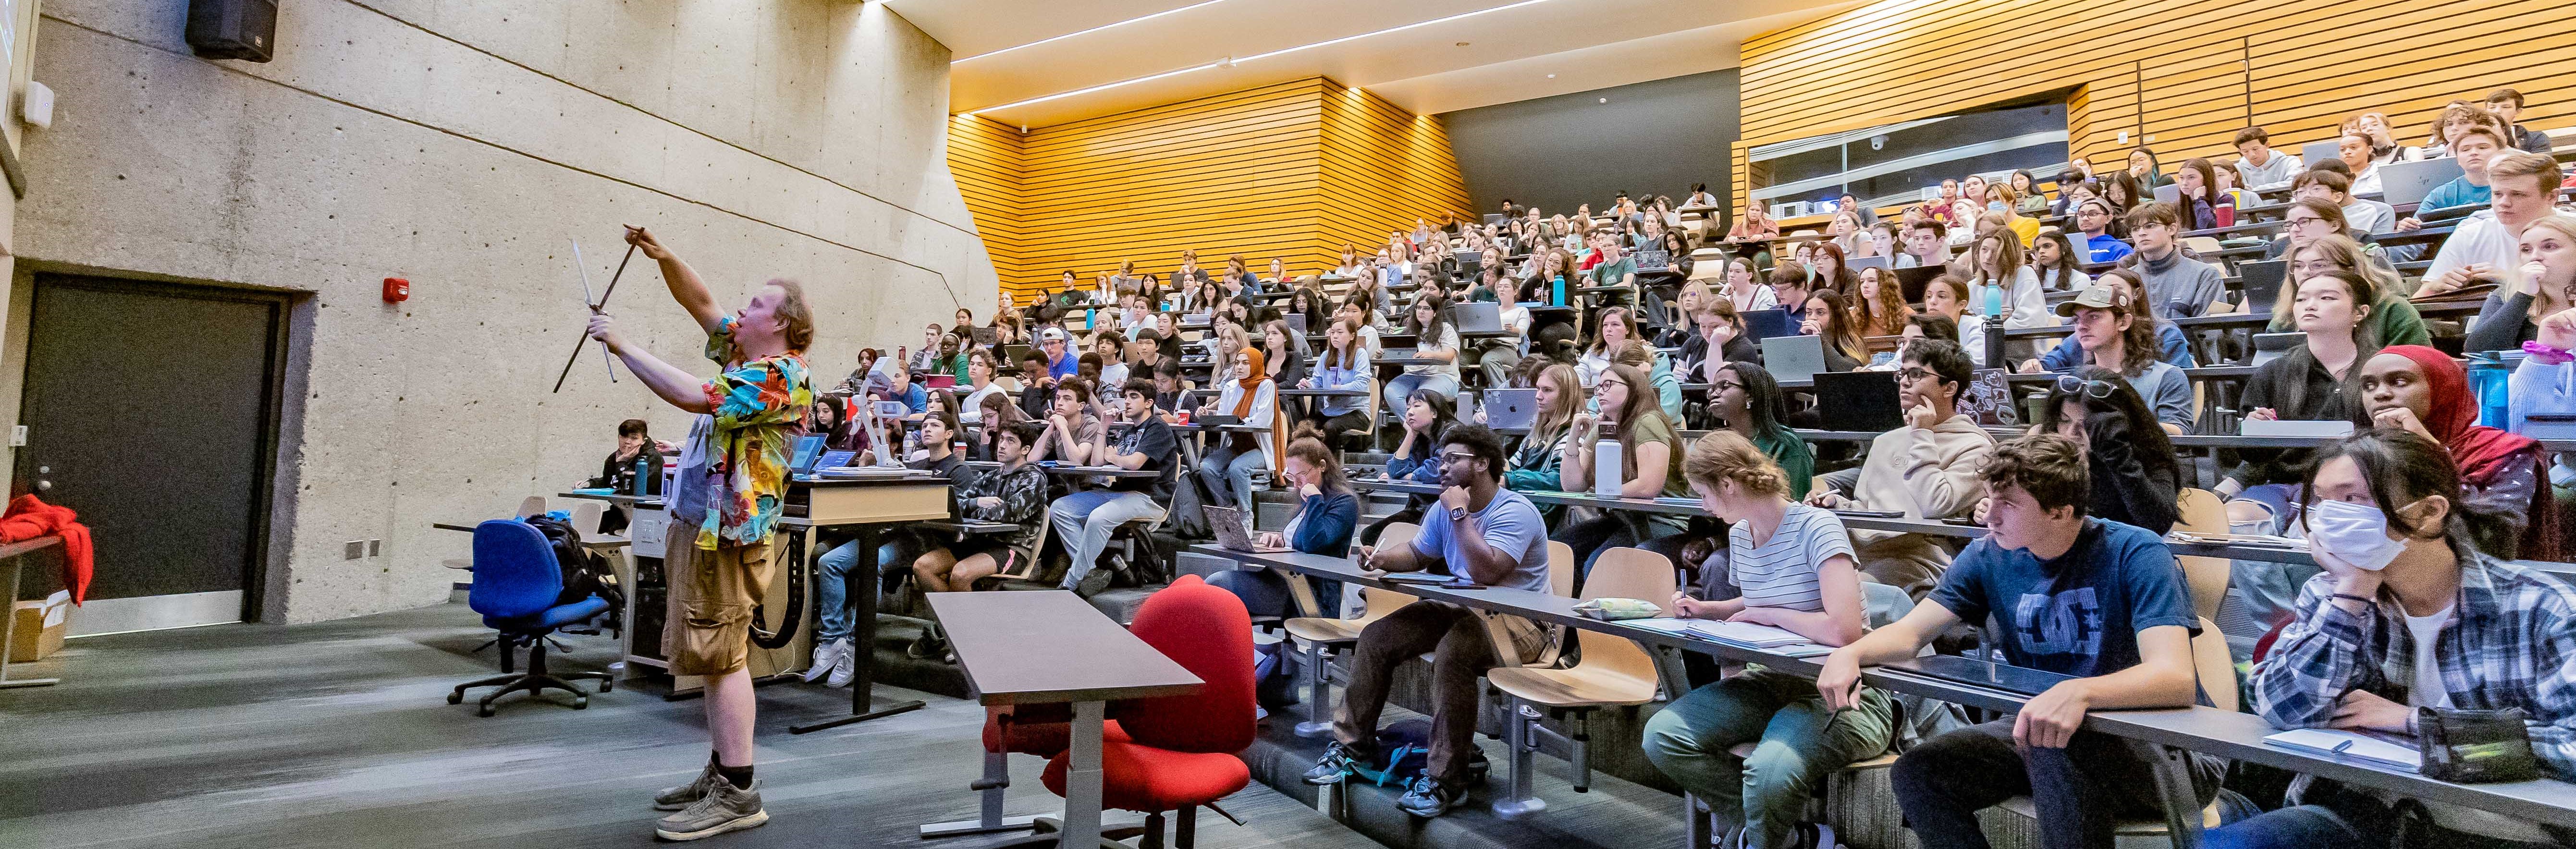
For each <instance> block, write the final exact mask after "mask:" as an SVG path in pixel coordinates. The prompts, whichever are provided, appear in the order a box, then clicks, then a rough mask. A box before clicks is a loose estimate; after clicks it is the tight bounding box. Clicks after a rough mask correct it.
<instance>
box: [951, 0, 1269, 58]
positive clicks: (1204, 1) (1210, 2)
mask: <svg viewBox="0 0 2576 849" xmlns="http://www.w3.org/2000/svg"><path fill="white" fill-rule="evenodd" d="M1223 2H1225V0H1201V2H1197V3H1192V4H1190V5H1187V6H1182V7H1180V8H1178V9H1165V10H1163V11H1160V12H1155V13H1153V14H1151V15H1146V16H1144V17H1141V18H1128V19H1126V20H1123V21H1117V22H1113V23H1106V24H1101V25H1099V26H1096V27H1092V28H1090V29H1087V30H1081V31H1079V32H1068V33H1065V34H1063V35H1059V36H1053V37H1049V38H1041V39H1038V40H1036V41H1032V42H1029V43H1027V44H1016V45H1012V46H1010V47H1005V48H1002V49H1000V50H995V51H991V52H988V53H977V54H975V55H973V56H968V57H966V58H963V59H951V60H948V64H951V65H955V64H959V63H963V62H972V61H975V60H977V59H982V58H984V57H987V56H1000V55H1002V54H1004V53H1009V52H1011V51H1013V50H1018V49H1021V48H1024V47H1036V46H1038V45H1041V44H1046V43H1048V42H1054V41H1063V40H1065V39H1068V38H1072V37H1074V36H1078V35H1090V34H1092V33H1095V32H1099V31H1101V30H1105V29H1115V28H1117V27H1123V26H1126V25H1128V24H1141V23H1144V22H1146V21H1150V20H1153V19H1155V18H1159V17H1163V16H1165V15H1177V14H1180V13H1182V12H1187V11H1189V10H1191V9H1196V8H1200V7H1203V6H1214V5H1216V4H1218V3H1223Z"/></svg>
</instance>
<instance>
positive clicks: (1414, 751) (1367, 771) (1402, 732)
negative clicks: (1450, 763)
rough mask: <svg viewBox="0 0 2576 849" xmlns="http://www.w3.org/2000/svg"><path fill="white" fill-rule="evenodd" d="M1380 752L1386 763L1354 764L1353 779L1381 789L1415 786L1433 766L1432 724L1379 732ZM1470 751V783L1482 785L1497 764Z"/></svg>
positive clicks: (1405, 724) (1412, 722)
mask: <svg viewBox="0 0 2576 849" xmlns="http://www.w3.org/2000/svg"><path fill="white" fill-rule="evenodd" d="M1377 750H1378V752H1380V753H1381V754H1380V758H1381V759H1382V763H1380V764H1377V765H1374V767H1372V766H1367V765H1354V766H1352V767H1351V775H1352V776H1353V777H1356V778H1359V779H1360V780H1363V781H1367V782H1369V783H1370V784H1375V785H1377V786H1380V787H1385V786H1388V785H1394V786H1397V787H1402V786H1405V785H1407V784H1411V783H1413V780H1414V779H1416V778H1420V777H1422V774H1423V773H1424V772H1425V771H1427V770H1428V769H1429V768H1430V765H1431V721H1430V720H1427V719H1407V720H1404V721H1401V722H1396V723H1392V724H1389V725H1388V726H1387V727H1385V728H1380V729H1378V732H1377ZM1470 751H1471V754H1470V755H1469V756H1468V761H1467V771H1468V774H1469V780H1470V781H1474V782H1478V783H1482V782H1483V781H1484V780H1485V776H1486V775H1487V774H1488V773H1490V772H1492V770H1493V764H1492V763H1491V762H1488V761H1487V760H1486V759H1485V753H1484V752H1482V751H1476V750H1470Z"/></svg>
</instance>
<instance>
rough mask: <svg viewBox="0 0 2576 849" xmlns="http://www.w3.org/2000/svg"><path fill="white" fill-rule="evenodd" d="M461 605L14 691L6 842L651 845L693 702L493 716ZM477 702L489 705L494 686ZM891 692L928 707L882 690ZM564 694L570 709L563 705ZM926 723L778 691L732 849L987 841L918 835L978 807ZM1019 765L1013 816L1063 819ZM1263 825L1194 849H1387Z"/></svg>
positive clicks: (85, 649)
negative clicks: (476, 696) (485, 710)
mask: <svg viewBox="0 0 2576 849" xmlns="http://www.w3.org/2000/svg"><path fill="white" fill-rule="evenodd" d="M489 634H490V632H489V631H486V630H484V629H483V628H482V627H481V626H480V624H479V620H478V619H477V617H476V616H475V615H474V614H473V613H472V612H470V611H468V610H466V609H465V606H464V605H461V604H451V605H443V606H439V607H433V608H425V609H421V610H413V611H404V612H398V613H387V614H381V615H376V616H367V617H360V618H355V619H345V620H339V621H334V622H326V623H320V624H314V625H300V626H282V627H281V626H266V625H229V626H215V627H206V628H192V629H185V630H176V631H159V632H151V633H139V634H122V635H114V636H103V637H94V638H87V639H81V640H74V641H72V643H71V644H70V646H69V647H67V648H66V649H64V651H63V652H62V653H60V654H58V655H56V656H54V657H52V658H48V659H47V660H46V661H44V662H41V663H33V664H23V665H12V666H11V667H10V673H11V677H40V676H47V675H59V676H61V677H62V678H63V679H64V683H63V684H61V685H60V686H55V687H46V688H33V689H19V690H0V847H45V848H46V849H68V847H156V849H158V847H173V846H179V847H192V849H193V848H194V847H294V846H335V847H336V846H403V847H434V846H474V847H547V848H548V849H558V848H559V847H583V846H642V845H648V844H651V843H652V842H653V836H652V821H653V818H654V817H655V816H657V814H656V813H655V812H653V811H652V810H651V808H650V804H651V803H650V799H651V795H652V793H653V791H654V790H656V789H658V788H661V787H664V786H667V785H671V784H677V783H680V782H682V781H686V780H688V778H689V777H690V776H691V775H692V774H694V773H695V772H696V770H697V769H698V768H699V766H700V765H702V764H704V763H705V760H706V751H707V749H706V736H705V733H704V732H703V730H702V726H701V722H700V711H701V710H702V708H701V707H700V706H699V703H698V702H696V701H679V702H666V701H663V700H662V698H661V697H660V695H659V693H658V692H657V691H655V690H654V689H652V688H646V687H636V688H629V687H625V686H620V687H619V688H618V689H617V690H616V691H614V692H611V693H606V694H602V695H596V696H593V697H592V698H591V700H590V707H589V709H587V710H579V711H576V710H572V709H570V708H567V707H562V706H558V705H552V704H531V703H528V702H526V701H524V697H520V696H513V697H512V698H511V699H510V700H506V701H504V702H503V705H504V707H503V708H502V709H501V711H500V714H499V715H498V716H495V717H492V718H489V719H483V718H477V717H476V716H475V715H474V708H473V702H472V701H471V700H469V701H468V702H467V703H466V704H464V705H458V706H450V705H448V704H447V702H446V698H445V696H446V693H447V690H448V689H449V688H450V687H453V686H455V685H456V684H458V683H462V682H464V681H466V680H469V679H473V678H479V677H484V676H489V675H493V674H496V670H495V667H494V660H493V656H492V654H491V652H489V651H485V652H483V653H480V654H475V653H473V649H474V647H475V646H477V645H479V644H481V643H482V641H483V640H484V639H485V638H486V637H488V635H489ZM567 641H568V643H569V644H570V646H571V648H572V653H571V654H570V655H568V656H562V655H559V656H557V657H555V658H553V659H552V660H553V661H554V665H555V668H557V669H559V670H574V669H600V668H603V667H604V665H605V664H606V663H607V662H608V661H609V660H610V659H611V655H612V652H613V647H612V645H611V643H610V641H609V639H608V638H606V637H571V638H568V640H567ZM478 692H479V691H478ZM879 692H880V694H881V696H913V697H920V696H921V694H918V693H910V692H908V691H902V690H891V689H887V688H880V690H879ZM557 698H561V696H560V694H558V696H557ZM926 698H927V699H928V700H929V701H930V707H929V708H927V709H925V710H921V711H916V712H913V713H909V714H904V715H901V716H896V717H892V718H888V719H882V720H878V721H875V722H870V723H865V724H862V725H859V726H854V727H845V728H842V729H837V730H833V731H827V732H821V733H816V734H810V735H805V736H790V735H789V734H787V733H786V726H787V725H789V724H791V723H801V722H810V721H814V720H817V719H823V718H828V717H831V716H837V715H842V714H844V713H846V712H847V711H848V710H849V696H848V691H846V690H829V689H824V688H822V687H820V686H811V685H804V684H782V685H773V686H769V687H765V688H763V689H762V690H761V699H760V706H761V731H760V737H759V743H760V760H759V768H760V772H759V776H760V780H761V783H762V787H763V795H764V798H765V801H766V803H767V805H768V808H769V811H770V814H771V817H772V819H771V821H770V823H769V825H767V826H764V827H762V828H759V829H754V830H752V831H748V832H741V833H736V834H729V835H724V836H721V837H717V838H714V839H710V840H706V841H700V843H702V844H704V845H710V846H733V847H754V846H759V847H768V846H777V847H788V846H793V847H798V849H815V847H906V846H919V847H924V849H945V847H952V846H954V847H964V846H972V845H975V844H977V843H980V842H984V839H982V838H957V839H951V840H941V841H923V840H920V839H919V838H917V837H915V836H914V833H913V829H914V827H915V826H917V825H919V824H921V823H924V822H930V821H938V820H951V819H962V818H966V817H969V816H971V815H972V814H973V812H974V805H975V796H974V794H973V793H972V792H971V791H969V790H967V789H966V784H967V782H969V781H971V780H973V779H974V778H975V776H976V774H977V773H978V771H979V770H980V768H981V762H980V760H979V748H978V744H977V742H976V735H977V730H978V728H979V727H980V725H981V724H982V721H983V711H982V709H981V708H979V707H977V706H975V705H973V704H971V703H968V702H963V701H958V700H955V699H948V698H943V697H939V696H927V697H926ZM1038 768H1039V762H1038V761H1037V760H1036V759H1035V758H1027V757H1018V756H1015V757H1014V758H1013V760H1012V771H1013V777H1014V779H1015V781H1014V783H1013V786H1012V787H1011V789H1010V797H1011V804H1010V806H1009V810H1010V811H1011V812H1012V813H1033V812H1039V811H1045V810H1051V809H1053V808H1054V807H1056V804H1057V803H1056V800H1055V797H1054V796H1052V795H1051V794H1049V793H1047V792H1046V789H1045V788H1044V787H1043V786H1041V785H1040V784H1039V783H1038V781H1037V780H1036V778H1037V773H1038ZM1226 808H1227V810H1230V811H1233V812H1234V813H1235V814H1237V815H1238V816H1242V817H1244V818H1245V820H1246V821H1247V822H1248V823H1249V824H1248V825H1246V826H1244V827H1240V828H1238V827H1236V826H1234V825H1233V824H1231V823H1228V822H1226V821H1225V819H1224V818H1222V817H1218V816H1214V815H1212V814H1210V815H1202V816H1201V817H1200V818H1199V840H1200V845H1201V846H1206V847H1210V849H1231V848H1232V847H1268V846H1296V847H1300V849H1341V847H1351V848H1352V849H1358V847H1372V846H1375V845H1376V844H1375V843H1372V842H1370V841H1369V840H1368V839H1367V838H1364V837H1361V836H1359V835H1358V834H1355V833H1353V832H1351V831H1349V830H1347V829H1345V828H1343V827H1342V826H1340V825H1338V824H1336V823H1334V822H1332V821H1331V820H1330V819H1328V818H1326V817H1324V816H1323V815H1322V814H1319V813H1317V812H1315V811H1314V810H1312V809H1310V808H1306V807H1303V806H1300V805H1299V804H1298V803H1297V802H1295V801H1293V800H1290V799H1288V798H1286V797H1284V796H1280V795H1278V794H1276V793H1274V792H1272V791H1270V790H1269V789H1267V788H1264V787H1262V786H1261V785H1259V784H1254V785H1252V786H1251V787H1250V788H1248V789H1246V790H1244V791H1243V792H1241V793H1238V794H1236V795H1235V796H1234V797H1233V798H1231V799H1228V800H1227V801H1226Z"/></svg>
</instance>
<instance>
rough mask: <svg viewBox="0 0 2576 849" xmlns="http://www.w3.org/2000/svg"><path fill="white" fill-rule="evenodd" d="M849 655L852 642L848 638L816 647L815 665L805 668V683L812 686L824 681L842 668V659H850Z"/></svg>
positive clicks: (827, 641)
mask: <svg viewBox="0 0 2576 849" xmlns="http://www.w3.org/2000/svg"><path fill="white" fill-rule="evenodd" d="M849 653H850V640H849V638H847V637H843V638H841V639H838V640H826V641H824V642H822V643H820V644H817V645H815V646H814V665H812V666H808V667H805V683H808V684H811V683H814V682H816V681H820V680H822V678H823V676H825V675H829V674H832V671H833V670H834V669H837V668H839V667H840V665H841V661H842V659H843V658H846V657H848V656H849ZM832 686H835V687H838V686H841V685H839V684H834V685H832Z"/></svg>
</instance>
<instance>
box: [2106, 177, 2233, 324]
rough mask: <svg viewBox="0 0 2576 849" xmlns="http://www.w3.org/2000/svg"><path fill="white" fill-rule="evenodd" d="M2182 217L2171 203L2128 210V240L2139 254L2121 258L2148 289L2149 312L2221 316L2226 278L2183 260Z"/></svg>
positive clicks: (2162, 315)
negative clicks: (2131, 241) (2135, 246)
mask: <svg viewBox="0 0 2576 849" xmlns="http://www.w3.org/2000/svg"><path fill="white" fill-rule="evenodd" d="M2181 235H2182V217H2181V215H2180V214H2179V213H2176V212H2175V211H2174V207H2173V204H2169V203H2165V202H2163V201H2153V202H2149V203H2147V204H2145V205H2142V206H2140V207H2138V208H2136V209H2132V210H2129V238H2130V239H2132V240H2134V241H2135V242H2136V243H2137V253H2135V254H2133V255H2131V256H2130V257H2129V258H2128V259H2125V260H2121V261H2120V266H2121V267H2122V268H2131V269H2136V270H2137V271H2138V277H2139V279H2140V280H2142V281H2144V282H2145V283H2146V286H2147V308H2148V309H2149V310H2150V311H2152V312H2153V313H2155V315H2157V316H2158V317H2160V318H2166V319H2175V318H2182V317H2185V316H2195V315H2208V314H2216V313H2223V312H2226V311H2227V310H2228V309H2229V306H2228V304H2227V279H2226V278H2227V275H2226V274H2224V273H2222V272H2220V271H2219V270H2218V266H2215V265H2211V264H2209V263H2206V262H2202V261H2200V260H2196V259H2192V258H2191V257H2188V256H2184V255H2183V251H2182V244H2181V243H2180V242H2179V241H2178V239H2180V238H2181Z"/></svg>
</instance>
